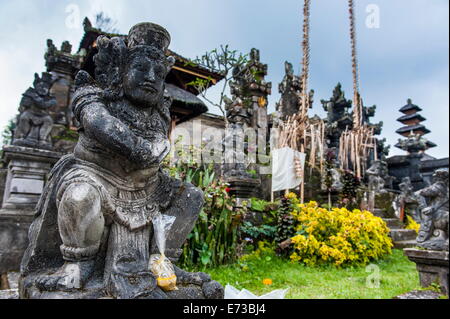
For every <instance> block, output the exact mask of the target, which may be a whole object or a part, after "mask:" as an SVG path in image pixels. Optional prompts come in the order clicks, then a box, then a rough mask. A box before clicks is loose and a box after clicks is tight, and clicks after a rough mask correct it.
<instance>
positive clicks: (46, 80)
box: [33, 72, 53, 87]
mask: <svg viewBox="0 0 450 319" xmlns="http://www.w3.org/2000/svg"><path fill="white" fill-rule="evenodd" d="M38 83H45V84H46V85H47V86H49V87H50V86H51V85H52V83H53V79H52V75H51V74H50V73H47V72H42V76H41V77H39V74H37V73H35V74H34V82H33V85H34V87H36V85H37V84H38Z"/></svg>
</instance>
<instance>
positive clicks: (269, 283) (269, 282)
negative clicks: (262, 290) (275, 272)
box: [263, 278, 273, 286]
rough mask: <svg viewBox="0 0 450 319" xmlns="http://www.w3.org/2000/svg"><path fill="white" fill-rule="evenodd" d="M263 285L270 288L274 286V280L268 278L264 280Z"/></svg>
mask: <svg viewBox="0 0 450 319" xmlns="http://www.w3.org/2000/svg"><path fill="white" fill-rule="evenodd" d="M263 284H264V285H266V286H270V285H271V284H273V281H272V279H269V278H266V279H264V280H263Z"/></svg>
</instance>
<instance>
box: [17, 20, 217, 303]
mask: <svg viewBox="0 0 450 319" xmlns="http://www.w3.org/2000/svg"><path fill="white" fill-rule="evenodd" d="M169 43H170V35H169V33H168V32H167V31H166V30H165V29H164V28H163V27H161V26H159V25H156V24H153V23H141V24H138V25H135V26H134V27H133V28H132V29H131V30H130V33H129V35H128V38H127V39H124V38H122V37H114V38H111V39H110V38H107V37H105V36H100V37H99V38H98V39H97V46H98V54H97V55H96V56H95V58H94V61H95V65H96V70H95V77H96V79H95V80H93V79H92V78H91V77H90V76H89V74H87V73H86V72H84V71H80V72H79V73H78V75H77V77H76V80H75V84H76V86H77V89H76V92H75V94H74V96H73V103H72V108H73V113H74V116H75V117H76V120H77V121H78V122H79V123H80V126H79V133H80V138H79V141H78V143H77V145H76V147H75V150H74V153H73V154H70V155H67V156H65V157H63V158H62V159H61V160H60V161H59V162H58V163H57V164H56V165H55V167H54V169H53V170H52V172H51V175H50V178H49V181H48V183H47V186H46V189H45V190H44V192H43V194H42V196H41V199H40V202H39V204H38V205H37V208H36V217H35V221H34V222H33V224H32V226H31V228H30V232H29V239H30V244H29V247H28V249H27V251H26V253H25V255H24V258H23V260H22V265H21V280H20V296H21V298H121V299H134V298H148V299H150V298H184V299H186V298H188V299H190V298H222V297H223V288H222V287H221V286H220V285H219V284H218V283H217V282H215V281H211V279H210V278H209V276H208V275H206V274H203V273H187V272H185V271H183V270H181V269H179V268H178V267H175V273H176V276H177V285H178V288H179V290H177V291H171V292H164V291H163V290H162V289H160V288H159V287H158V286H157V282H156V279H155V278H154V276H153V274H152V273H151V271H150V270H149V257H150V255H151V254H153V253H157V252H158V250H157V247H156V245H155V239H154V237H153V234H154V231H153V226H152V220H153V219H154V218H155V216H158V214H164V215H168V216H174V217H176V219H175V222H174V224H173V226H172V228H171V229H170V230H169V232H168V235H167V236H166V251H165V255H166V256H167V257H168V258H169V259H170V260H171V261H172V262H176V261H177V259H178V258H179V256H180V255H181V252H182V250H181V246H182V245H183V243H184V242H185V240H186V238H187V236H188V235H189V233H190V232H191V230H192V229H193V227H194V224H195V222H196V220H197V218H198V214H199V212H200V209H201V207H202V205H203V193H202V192H201V191H200V190H199V189H197V188H195V187H194V186H192V185H191V184H188V183H183V182H181V181H178V180H175V179H172V178H170V177H169V176H167V175H166V174H165V173H164V172H163V171H162V169H161V162H162V160H163V159H164V158H165V157H166V155H167V154H168V153H169V150H170V142H169V138H168V131H169V126H170V111H169V107H170V105H171V100H170V98H168V97H167V96H166V94H165V87H164V82H165V78H166V76H167V74H168V73H169V71H170V69H171V67H172V65H173V64H174V61H175V60H174V58H173V57H167V56H166V51H167V48H168V46H169Z"/></svg>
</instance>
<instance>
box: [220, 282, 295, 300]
mask: <svg viewBox="0 0 450 319" xmlns="http://www.w3.org/2000/svg"><path fill="white" fill-rule="evenodd" d="M288 290H289V289H278V290H274V291H272V292H269V293H267V294H265V295H262V296H259V297H258V296H257V295H255V294H254V293H252V292H250V291H248V290H247V289H242V290H238V289H236V288H235V287H233V286H231V285H226V287H225V299H284V297H285V296H286V294H287V292H288Z"/></svg>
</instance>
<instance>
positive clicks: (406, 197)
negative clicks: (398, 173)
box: [394, 177, 426, 224]
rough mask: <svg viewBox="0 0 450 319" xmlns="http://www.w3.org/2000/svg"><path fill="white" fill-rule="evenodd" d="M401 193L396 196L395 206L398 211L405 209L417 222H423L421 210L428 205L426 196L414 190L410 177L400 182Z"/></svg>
mask: <svg viewBox="0 0 450 319" xmlns="http://www.w3.org/2000/svg"><path fill="white" fill-rule="evenodd" d="M399 188H400V191H401V193H400V194H399V195H398V196H397V197H396V198H395V202H394V206H395V210H396V211H400V210H404V211H405V212H407V214H408V215H410V216H411V217H412V218H413V219H414V220H415V221H416V222H417V223H419V224H420V223H421V222H422V216H421V215H420V211H421V209H422V208H424V207H426V202H425V198H423V197H422V196H419V195H418V194H416V193H415V192H414V187H413V186H412V183H411V179H410V178H409V177H405V178H403V180H402V182H401V183H400V184H399Z"/></svg>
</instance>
